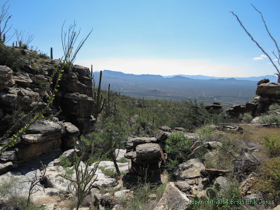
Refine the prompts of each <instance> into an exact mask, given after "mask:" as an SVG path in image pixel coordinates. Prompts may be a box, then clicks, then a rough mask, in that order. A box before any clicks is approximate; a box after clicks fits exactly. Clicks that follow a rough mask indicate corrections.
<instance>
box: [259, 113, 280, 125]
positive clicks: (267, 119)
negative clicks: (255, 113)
mask: <svg viewBox="0 0 280 210" xmlns="http://www.w3.org/2000/svg"><path fill="white" fill-rule="evenodd" d="M256 123H257V124H271V123H276V124H280V116H277V115H263V116H261V117H260V118H259V119H258V120H257V122H256Z"/></svg>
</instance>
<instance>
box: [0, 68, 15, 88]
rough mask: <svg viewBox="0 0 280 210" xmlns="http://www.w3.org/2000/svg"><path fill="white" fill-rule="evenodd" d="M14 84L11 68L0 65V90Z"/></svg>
mask: <svg viewBox="0 0 280 210" xmlns="http://www.w3.org/2000/svg"><path fill="white" fill-rule="evenodd" d="M14 84H15V81H14V80H13V70H12V69H11V68H9V67H8V66H2V65H0V90H3V89H4V88H6V87H11V86H13V85H14Z"/></svg>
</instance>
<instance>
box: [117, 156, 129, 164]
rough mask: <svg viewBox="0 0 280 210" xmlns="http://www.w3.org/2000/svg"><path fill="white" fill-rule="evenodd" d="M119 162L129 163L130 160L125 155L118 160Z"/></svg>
mask: <svg viewBox="0 0 280 210" xmlns="http://www.w3.org/2000/svg"><path fill="white" fill-rule="evenodd" d="M118 162H119V163H127V162H129V160H128V159H126V158H125V157H121V158H120V159H119V160H118Z"/></svg>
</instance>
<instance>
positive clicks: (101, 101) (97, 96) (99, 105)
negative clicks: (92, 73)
mask: <svg viewBox="0 0 280 210" xmlns="http://www.w3.org/2000/svg"><path fill="white" fill-rule="evenodd" d="M101 80H102V71H100V76H99V84H98V89H97V92H96V91H94V96H93V98H94V101H95V102H96V110H95V113H94V118H95V119H97V117H98V115H99V114H100V113H101V112H102V110H103V108H104V105H105V103H106V98H105V97H104V96H103V94H101Z"/></svg>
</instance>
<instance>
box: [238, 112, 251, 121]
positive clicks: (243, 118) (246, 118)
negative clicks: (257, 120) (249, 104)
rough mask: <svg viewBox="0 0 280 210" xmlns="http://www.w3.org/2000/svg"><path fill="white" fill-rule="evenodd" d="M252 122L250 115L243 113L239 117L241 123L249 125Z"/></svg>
mask: <svg viewBox="0 0 280 210" xmlns="http://www.w3.org/2000/svg"><path fill="white" fill-rule="evenodd" d="M252 120H253V116H252V115H251V114H250V113H244V114H243V115H242V116H241V121H242V122H244V123H250V122H251V121H252Z"/></svg>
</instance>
